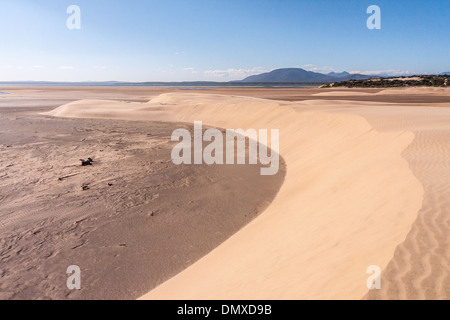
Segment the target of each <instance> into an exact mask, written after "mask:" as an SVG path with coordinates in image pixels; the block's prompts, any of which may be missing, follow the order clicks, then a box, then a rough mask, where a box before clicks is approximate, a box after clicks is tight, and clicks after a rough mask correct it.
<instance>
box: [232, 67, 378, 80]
mask: <svg viewBox="0 0 450 320" xmlns="http://www.w3.org/2000/svg"><path fill="white" fill-rule="evenodd" d="M378 77H379V76H368V75H364V74H350V73H348V72H341V73H336V72H330V73H328V74H323V73H317V72H312V71H306V70H304V69H301V68H286V69H277V70H273V71H271V72H267V73H263V74H259V75H254V76H250V77H248V78H245V79H244V80H242V81H241V82H253V83H330V82H339V81H347V80H366V79H372V78H378Z"/></svg>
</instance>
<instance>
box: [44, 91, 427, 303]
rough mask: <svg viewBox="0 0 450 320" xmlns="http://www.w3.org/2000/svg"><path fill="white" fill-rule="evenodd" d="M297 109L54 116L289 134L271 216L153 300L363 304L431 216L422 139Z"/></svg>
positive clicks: (150, 108) (173, 102) (204, 105)
mask: <svg viewBox="0 0 450 320" xmlns="http://www.w3.org/2000/svg"><path fill="white" fill-rule="evenodd" d="M295 106H296V104H294V103H292V104H287V103H283V105H281V104H280V103H278V102H274V101H268V100H262V99H256V98H243V97H230V96H220V95H200V94H179V93H177V94H163V95H160V96H159V97H157V98H155V99H153V100H152V101H150V102H149V103H145V104H141V103H120V102H109V101H98V102H96V101H79V102H75V103H71V104H68V105H65V106H62V107H60V108H58V109H56V110H54V111H53V112H51V113H50V115H53V116H60V117H86V118H89V117H98V118H123V119H149V120H165V121H179V122H193V121H195V120H202V121H203V122H204V123H205V124H208V125H211V126H217V127H222V128H230V129H236V128H243V129H246V128H267V129H271V128H272V129H280V153H281V155H282V156H283V158H284V159H285V160H286V163H287V176H286V179H285V183H284V185H283V186H282V188H281V190H280V192H279V194H278V196H277V197H276V199H275V200H274V201H273V203H272V204H271V205H270V206H269V208H268V209H267V210H266V211H265V212H264V213H263V214H262V215H261V216H260V217H259V218H257V219H256V220H255V221H254V222H252V223H250V224H249V225H248V226H246V227H245V228H244V229H242V230H241V231H240V232H238V233H237V234H235V235H234V236H232V237H231V238H230V239H228V240H227V241H226V242H225V243H223V244H222V245H221V246H219V247H218V248H217V249H215V250H214V251H213V252H212V253H210V254H209V255H207V256H206V257H204V258H203V259H201V260H200V261H198V262H197V263H195V264H194V265H193V266H191V267H189V268H188V269H186V270H185V271H183V272H182V273H180V274H179V275H177V276H175V277H174V278H172V279H171V280H169V281H168V282H166V283H164V284H163V285H161V286H160V287H158V288H156V289H155V290H153V291H152V292H150V293H149V294H147V295H145V296H144V297H143V298H145V299H165V298H170V299H197V298H204V299H221V298H224V299H303V298H304V299H333V298H334V299H359V298H361V297H363V296H364V295H365V294H366V292H367V287H366V279H367V277H368V275H367V274H366V269H367V267H368V266H370V265H378V266H379V267H380V268H382V269H384V268H385V267H386V266H387V265H388V263H389V261H390V260H391V258H392V256H393V255H394V251H395V248H396V247H397V245H398V244H399V243H401V242H403V241H404V240H405V238H406V236H407V234H408V232H409V231H410V229H411V225H412V224H413V222H414V221H415V219H416V217H417V212H418V211H419V209H420V208H421V205H422V200H423V187H422V185H421V184H420V183H419V181H418V180H417V179H416V177H415V176H414V175H413V174H412V172H411V170H410V169H409V165H408V163H407V162H406V160H405V159H403V158H402V156H401V153H402V152H403V151H404V150H405V148H407V146H408V145H410V143H411V142H412V141H413V139H414V135H413V134H412V133H410V132H405V131H404V132H402V131H401V132H389V133H380V132H378V131H376V130H375V129H374V128H373V127H372V126H371V125H369V123H368V122H367V121H366V120H365V119H364V118H363V117H360V116H356V115H349V114H334V113H325V112H319V111H311V110H308V111H298V110H295V108H294V107H295Z"/></svg>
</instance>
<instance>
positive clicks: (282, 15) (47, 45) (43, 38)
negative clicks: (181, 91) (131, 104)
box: [0, 0, 450, 81]
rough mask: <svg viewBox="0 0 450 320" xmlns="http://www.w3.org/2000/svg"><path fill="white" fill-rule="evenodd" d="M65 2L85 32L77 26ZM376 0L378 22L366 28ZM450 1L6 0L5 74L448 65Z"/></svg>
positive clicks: (392, 70)
mask: <svg viewBox="0 0 450 320" xmlns="http://www.w3.org/2000/svg"><path fill="white" fill-rule="evenodd" d="M69 5H78V6H79V7H80V9H81V29H79V30H69V29H68V28H67V26H66V21H67V19H68V18H69V16H70V15H69V14H67V12H66V11H67V8H68V7H69ZM370 5H378V6H379V7H380V8H381V24H382V25H381V30H369V29H368V28H367V26H366V21H367V19H368V18H369V16H370V15H369V14H367V13H366V10H367V8H368V7H369V6H370ZM449 21H450V0H370V1H367V0H345V1H338V0H308V1H307V0H293V1H290V0H129V1H124V0H70V1H66V0H0V81H18V80H47V81H88V80H93V81H105V80H118V81H183V80H214V81H229V80H236V79H242V78H244V77H246V76H248V75H251V74H256V73H260V72H262V71H269V70H273V69H276V68H281V67H302V68H304V69H307V70H312V71H318V72H330V71H344V70H345V71H349V72H361V73H389V74H398V73H441V72H444V71H450V22H449Z"/></svg>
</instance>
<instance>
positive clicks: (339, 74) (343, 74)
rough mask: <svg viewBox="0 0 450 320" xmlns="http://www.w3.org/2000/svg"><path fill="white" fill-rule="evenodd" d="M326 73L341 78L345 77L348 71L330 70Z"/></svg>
mask: <svg viewBox="0 0 450 320" xmlns="http://www.w3.org/2000/svg"><path fill="white" fill-rule="evenodd" d="M328 75H329V76H331V77H336V78H342V77H347V76H349V75H350V73H348V72H347V71H344V72H339V73H336V72H330V73H329V74H328Z"/></svg>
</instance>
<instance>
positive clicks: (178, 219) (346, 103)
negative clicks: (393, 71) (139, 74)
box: [0, 87, 450, 300]
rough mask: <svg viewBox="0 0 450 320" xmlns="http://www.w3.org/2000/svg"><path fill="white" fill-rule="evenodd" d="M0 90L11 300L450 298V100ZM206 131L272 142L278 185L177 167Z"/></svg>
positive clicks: (435, 92)
mask: <svg viewBox="0 0 450 320" xmlns="http://www.w3.org/2000/svg"><path fill="white" fill-rule="evenodd" d="M194 89H195V88H194ZM0 91H2V92H7V93H10V94H7V95H2V96H0V121H1V124H2V125H1V127H0V128H1V129H0V139H1V140H0V147H1V149H0V153H1V155H2V156H1V160H0V177H2V180H1V190H2V191H1V194H0V228H1V229H2V238H1V239H0V241H1V242H0V244H1V246H0V260H1V262H2V269H1V270H0V271H1V273H0V277H1V282H0V292H1V298H3V299H21V298H27V299H124V298H125V299H137V298H141V299H152V300H159V299H187V300H191V299H233V300H234V299H247V300H254V299H263V300H273V299H288V300H290V299H446V300H448V299H449V298H450V246H449V245H450V243H449V242H450V239H449V238H448V234H449V231H450V212H449V209H448V208H450V203H449V201H450V200H448V199H450V183H449V182H450V176H449V170H448V168H449V167H450V147H449V146H450V143H449V141H450V91H449V90H448V89H443V88H408V89H384V90H383V89H319V88H307V89H298V88H292V89H276V88H272V89H263V88H209V89H208V90H184V89H180V88H169V87H167V88H146V87H141V88H134V87H129V88H107V87H102V88H93V87H86V88H84V87H67V88H63V87H52V88H0ZM194 121H202V122H203V123H204V125H205V126H209V127H213V128H220V129H221V130H224V129H237V128H242V129H244V130H246V129H250V128H254V129H278V130H279V131H280V156H281V159H282V166H281V170H280V172H278V174H277V175H275V176H269V177H265V176H261V175H260V174H259V172H260V171H259V169H260V168H259V166H255V165H233V166H226V165H213V166H207V165H200V166H195V165H191V166H189V165H182V166H176V165H174V164H173V163H171V160H170V151H171V148H172V147H173V145H174V144H173V142H171V141H170V135H171V134H172V132H173V130H175V129H177V128H186V129H187V130H192V126H193V123H194ZM87 157H92V158H93V160H94V163H93V166H92V167H89V168H85V167H81V165H80V161H79V159H80V158H84V159H86V158H87ZM83 189H85V190H83ZM73 264H75V265H77V264H78V265H80V267H81V269H82V274H83V289H82V290H80V291H68V290H67V288H66V287H65V279H66V278H67V276H66V274H65V268H66V267H67V266H69V265H73ZM370 266H378V267H379V268H380V269H381V270H382V274H381V284H382V287H381V289H380V290H369V289H368V288H367V283H366V280H367V278H368V277H369V276H370V274H368V273H367V269H368V267H370Z"/></svg>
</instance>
